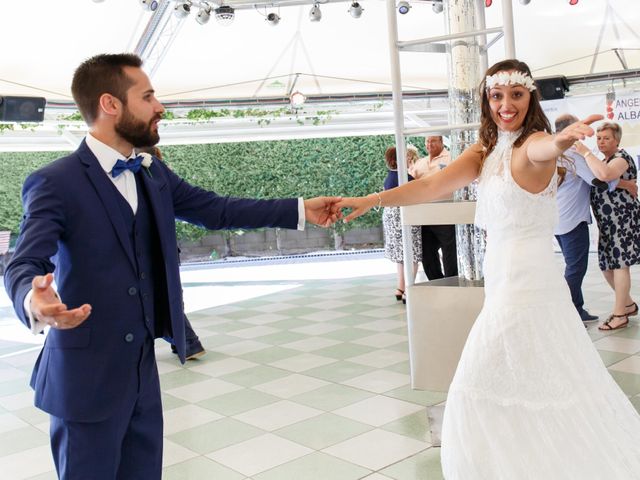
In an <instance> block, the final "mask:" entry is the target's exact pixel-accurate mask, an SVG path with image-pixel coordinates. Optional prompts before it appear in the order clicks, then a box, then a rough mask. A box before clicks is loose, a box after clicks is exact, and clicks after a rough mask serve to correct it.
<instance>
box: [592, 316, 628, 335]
mask: <svg viewBox="0 0 640 480" xmlns="http://www.w3.org/2000/svg"><path fill="white" fill-rule="evenodd" d="M614 318H624V319H625V321H624V322H622V323H620V324H618V325H616V326H615V327H612V326H611V322H612V321H613V319H614ZM628 325H629V316H628V315H626V314H625V315H613V314H612V315H609V318H607V321H606V322H604V323H603V324H602V325H600V326H599V327H598V330H603V331H605V332H608V331H609V330H618V329H620V328H626V327H627V326H628Z"/></svg>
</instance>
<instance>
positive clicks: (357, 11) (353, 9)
mask: <svg viewBox="0 0 640 480" xmlns="http://www.w3.org/2000/svg"><path fill="white" fill-rule="evenodd" d="M362 10H363V8H362V6H361V5H360V4H359V3H358V2H353V3H352V4H351V6H350V7H349V13H350V14H351V16H352V17H353V18H360V16H361V15H362Z"/></svg>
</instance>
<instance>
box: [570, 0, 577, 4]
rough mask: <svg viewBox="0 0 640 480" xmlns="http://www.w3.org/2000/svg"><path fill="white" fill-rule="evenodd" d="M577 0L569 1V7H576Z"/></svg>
mask: <svg viewBox="0 0 640 480" xmlns="http://www.w3.org/2000/svg"><path fill="white" fill-rule="evenodd" d="M577 4H578V0H569V5H577Z"/></svg>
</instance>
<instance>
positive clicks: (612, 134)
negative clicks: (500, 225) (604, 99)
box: [576, 122, 640, 330]
mask: <svg viewBox="0 0 640 480" xmlns="http://www.w3.org/2000/svg"><path fill="white" fill-rule="evenodd" d="M596 138H597V142H598V149H599V150H600V151H601V152H602V154H603V155H604V157H605V158H604V160H603V161H601V160H600V159H598V158H597V157H596V156H595V155H594V154H593V153H592V152H591V151H590V150H589V149H588V148H587V147H586V146H585V145H583V144H581V143H577V144H576V148H577V150H578V153H580V154H581V155H582V156H584V158H585V160H586V161H587V164H588V165H589V168H590V169H591V170H592V171H593V173H594V175H595V176H596V177H598V178H599V179H600V180H604V181H610V180H614V179H617V178H621V179H623V180H632V181H635V180H636V179H637V177H638V171H637V169H636V164H635V162H634V161H633V159H632V158H631V156H630V155H629V154H628V153H627V152H625V151H624V150H623V149H622V148H619V146H620V140H621V139H622V129H621V128H620V125H618V124H617V123H613V122H605V123H603V124H601V125H600V127H598V130H597V137H596ZM591 207H592V208H593V213H594V215H595V217H596V222H597V223H598V229H599V230H600V239H599V241H598V260H599V264H600V270H602V273H603V274H604V278H605V279H606V280H607V282H608V283H609V285H611V288H613V290H614V292H615V305H614V307H613V313H612V314H611V315H610V316H609V318H608V319H607V321H605V322H604V323H603V324H602V325H600V327H599V328H600V330H617V329H619V328H624V327H626V326H627V325H629V317H630V316H632V315H637V314H638V305H637V304H636V303H635V302H634V301H633V299H632V298H631V295H630V290H631V274H630V272H629V267H630V266H631V265H637V264H639V263H640V229H639V227H640V203H638V201H637V199H635V198H634V197H633V196H632V195H631V194H630V193H629V192H628V191H627V190H620V189H616V190H613V191H611V192H609V191H598V190H596V189H592V190H591Z"/></svg>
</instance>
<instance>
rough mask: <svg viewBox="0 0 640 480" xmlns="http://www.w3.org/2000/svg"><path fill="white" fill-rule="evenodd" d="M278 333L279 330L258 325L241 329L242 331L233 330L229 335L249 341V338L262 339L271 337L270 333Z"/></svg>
mask: <svg viewBox="0 0 640 480" xmlns="http://www.w3.org/2000/svg"><path fill="white" fill-rule="evenodd" d="M278 332H280V329H278V328H273V327H266V326H264V325H258V326H256V327H251V328H243V329H242V330H234V331H233V332H230V333H229V335H231V336H233V337H240V338H246V339H250V338H257V337H262V336H264V335H271V334H272V333H278Z"/></svg>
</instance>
